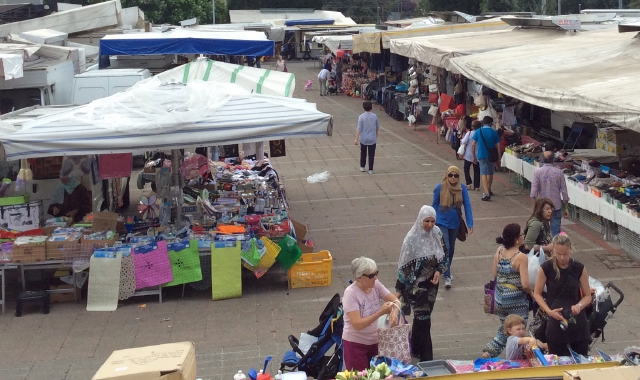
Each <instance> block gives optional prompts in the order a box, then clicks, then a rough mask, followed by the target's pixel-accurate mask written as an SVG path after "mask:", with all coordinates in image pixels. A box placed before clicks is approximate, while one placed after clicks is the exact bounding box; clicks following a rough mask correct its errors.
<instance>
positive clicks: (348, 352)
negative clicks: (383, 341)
mask: <svg viewBox="0 0 640 380" xmlns="http://www.w3.org/2000/svg"><path fill="white" fill-rule="evenodd" d="M351 272H352V273H353V277H355V279H356V280H355V281H354V282H353V283H352V284H351V285H349V286H348V287H347V289H345V291H344V297H342V308H343V311H344V329H343V330H342V347H343V352H344V364H345V368H346V369H348V370H356V371H362V370H365V369H367V368H369V362H370V361H371V358H373V357H374V356H376V355H378V318H380V317H381V316H383V315H385V314H389V325H390V326H392V327H393V326H395V325H397V324H398V314H399V312H400V301H399V300H398V297H396V295H395V294H393V293H391V292H390V291H389V289H387V288H386V287H385V286H384V285H382V283H381V282H380V281H378V267H377V265H376V262H375V261H373V260H372V259H370V258H368V257H358V258H355V259H353V261H352V262H351ZM381 300H383V301H385V302H384V303H383V304H382V306H381V305H380V301H381ZM394 304H395V305H394Z"/></svg>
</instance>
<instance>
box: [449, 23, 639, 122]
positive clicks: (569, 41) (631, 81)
mask: <svg viewBox="0 0 640 380" xmlns="http://www.w3.org/2000/svg"><path fill="white" fill-rule="evenodd" d="M451 64H452V65H453V66H454V67H455V68H456V70H457V71H458V72H460V73H462V74H464V75H465V76H466V77H468V78H471V79H473V80H475V81H478V82H480V83H483V84H485V85H487V86H489V87H491V88H493V89H495V90H497V91H500V92H502V93H504V94H506V95H509V96H513V97H515V98H517V99H520V100H523V101H525V102H528V103H531V104H535V105H538V106H540V107H545V108H549V109H551V110H554V111H565V112H573V113H577V114H580V115H585V116H589V117H593V118H598V119H602V120H607V121H609V122H611V123H614V124H617V125H619V126H621V127H625V128H628V129H632V130H635V131H638V132H640V97H638V96H637V89H638V88H639V87H640V75H638V67H640V37H639V36H638V35H634V34H632V33H626V34H625V33H623V34H620V33H617V31H616V30H615V29H613V30H611V29H609V30H601V31H590V32H588V33H583V34H580V35H578V36H568V37H563V38H559V39H555V40H552V41H549V42H547V43H544V44H529V45H525V46H520V47H514V48H510V49H504V50H498V51H492V52H488V53H482V54H475V55H469V56H466V57H458V58H454V59H452V60H451Z"/></svg>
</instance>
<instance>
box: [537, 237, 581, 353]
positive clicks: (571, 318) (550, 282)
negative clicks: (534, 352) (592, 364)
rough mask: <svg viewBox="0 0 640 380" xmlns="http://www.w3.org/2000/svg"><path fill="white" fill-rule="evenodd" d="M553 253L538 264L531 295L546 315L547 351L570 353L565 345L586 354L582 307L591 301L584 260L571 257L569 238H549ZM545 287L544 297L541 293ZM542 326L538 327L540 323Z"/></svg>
mask: <svg viewBox="0 0 640 380" xmlns="http://www.w3.org/2000/svg"><path fill="white" fill-rule="evenodd" d="M552 245H553V256H552V258H551V260H547V261H545V262H544V263H542V265H541V266H540V271H538V278H537V279H536V287H535V290H534V292H533V295H534V297H535V299H536V302H537V303H538V305H539V306H540V308H541V309H542V310H543V311H544V312H545V313H546V315H547V323H546V328H545V337H546V340H547V342H546V343H547V344H548V345H549V354H553V355H558V356H571V355H570V352H569V347H570V348H571V349H572V350H573V351H575V352H577V353H579V354H581V355H585V356H587V355H588V354H589V322H588V321H587V315H586V313H585V311H584V309H585V307H587V306H589V305H590V304H591V290H590V289H589V275H588V274H587V269H586V268H585V266H584V264H582V263H581V262H579V261H577V260H574V259H573V258H571V253H572V244H571V239H570V238H569V236H567V235H566V234H560V235H556V237H555V238H553V242H552ZM545 286H546V287H547V296H546V299H545V298H544V297H543V296H542V291H543V290H544V287H545ZM541 328H542V327H541Z"/></svg>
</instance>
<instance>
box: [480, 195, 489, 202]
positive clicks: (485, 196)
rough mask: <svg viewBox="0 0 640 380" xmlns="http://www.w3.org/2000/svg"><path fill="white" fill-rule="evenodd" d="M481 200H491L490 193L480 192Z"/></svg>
mask: <svg viewBox="0 0 640 380" xmlns="http://www.w3.org/2000/svg"><path fill="white" fill-rule="evenodd" d="M481 200H483V201H490V200H491V195H489V194H482V199H481Z"/></svg>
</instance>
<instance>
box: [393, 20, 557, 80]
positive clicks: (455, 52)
mask: <svg viewBox="0 0 640 380" xmlns="http://www.w3.org/2000/svg"><path fill="white" fill-rule="evenodd" d="M463 25H468V24H463ZM565 35H566V32H565V31H564V30H555V29H520V28H511V29H506V30H492V31H487V32H472V33H456V34H445V35H433V36H423V37H413V38H399V39H395V38H394V39H393V40H391V41H390V46H391V52H392V53H395V54H400V55H402V56H405V57H409V58H415V59H417V60H418V61H420V62H424V63H428V64H430V65H434V66H437V67H442V68H445V69H447V70H449V71H453V72H454V73H455V72H456V71H455V69H454V68H453V67H452V66H451V65H450V64H449V60H450V59H451V58H454V57H460V56H465V55H470V54H478V53H482V52H486V51H493V50H498V49H505V48H509V47H515V46H522V45H524V44H528V43H545V42H548V41H550V40H551V39H554V38H560V37H563V36H565Z"/></svg>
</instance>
